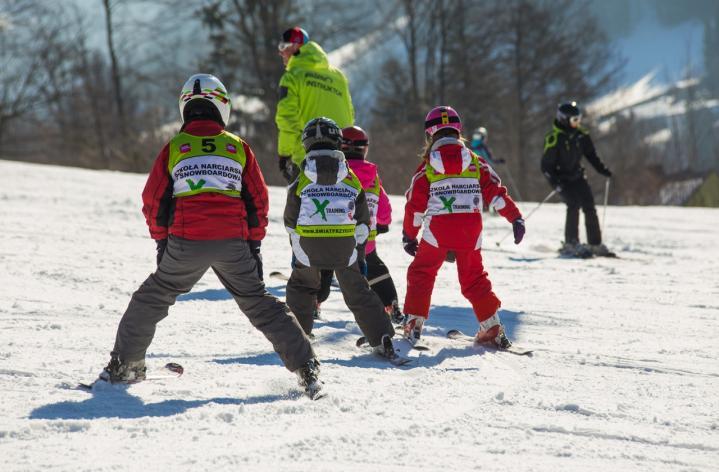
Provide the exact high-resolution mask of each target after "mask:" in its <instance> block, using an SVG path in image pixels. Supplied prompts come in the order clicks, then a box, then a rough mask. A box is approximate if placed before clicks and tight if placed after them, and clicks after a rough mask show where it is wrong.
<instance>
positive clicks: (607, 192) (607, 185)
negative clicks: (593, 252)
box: [601, 179, 609, 233]
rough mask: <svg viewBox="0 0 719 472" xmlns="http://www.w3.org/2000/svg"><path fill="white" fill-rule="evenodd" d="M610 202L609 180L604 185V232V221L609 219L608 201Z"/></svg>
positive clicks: (602, 230)
mask: <svg viewBox="0 0 719 472" xmlns="http://www.w3.org/2000/svg"><path fill="white" fill-rule="evenodd" d="M608 200H609V179H607V181H606V182H605V183H604V208H603V209H602V229H601V232H602V233H603V232H604V220H605V219H606V217H607V201H608Z"/></svg>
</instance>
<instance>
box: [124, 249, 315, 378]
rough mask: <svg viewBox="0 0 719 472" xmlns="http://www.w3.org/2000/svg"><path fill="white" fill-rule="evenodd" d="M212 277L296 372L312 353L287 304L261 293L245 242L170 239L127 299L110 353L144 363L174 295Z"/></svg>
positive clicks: (263, 288) (261, 288) (260, 282)
mask: <svg viewBox="0 0 719 472" xmlns="http://www.w3.org/2000/svg"><path fill="white" fill-rule="evenodd" d="M209 268H212V270H213V271H214V272H215V274H217V277H218V278H219V279H220V282H222V285H224V286H225V288H226V289H227V291H228V292H230V294H231V295H232V296H233V298H234V299H235V301H236V302H237V305H238V306H239V307H240V310H242V312H243V313H244V314H245V315H246V316H247V318H249V320H250V322H251V323H252V325H253V326H254V327H255V328H257V329H258V330H260V331H261V332H262V334H264V335H265V337H266V338H267V339H268V340H269V341H270V343H272V347H273V348H274V350H275V352H277V354H278V355H279V356H280V358H281V359H282V362H283V363H284V364H285V367H287V369H289V370H290V371H295V370H297V369H298V368H300V367H301V366H302V365H303V364H305V363H306V362H307V361H309V360H310V359H312V358H313V357H314V356H315V354H314V352H313V351H312V347H311V346H310V342H309V339H308V338H307V336H306V335H305V334H304V332H303V331H302V328H301V327H300V325H299V324H298V322H297V320H296V319H295V317H294V316H292V314H290V313H289V312H288V309H287V306H286V305H285V304H284V303H282V302H281V301H279V300H278V299H277V298H275V297H274V296H272V295H270V294H269V293H268V292H267V290H266V289H265V284H264V283H263V282H262V281H261V280H260V279H259V277H258V276H257V266H256V263H255V260H254V259H253V258H252V255H251V254H250V250H249V246H248V244H247V241H245V240H244V239H225V240H217V241H191V240H188V239H182V238H177V237H174V236H170V237H169V240H168V243H167V249H166V250H165V254H164V255H163V256H162V260H161V261H160V265H159V266H158V267H157V270H156V271H155V273H154V274H151V275H150V276H149V277H148V278H147V280H145V281H144V282H143V283H142V285H141V286H140V288H139V289H137V291H136V292H135V293H134V294H133V295H132V299H131V300H130V304H129V306H128V307H127V310H126V311H125V314H124V315H123V316H122V320H121V321H120V325H119V326H118V328H117V336H116V338H115V347H114V349H113V353H116V354H118V355H119V357H120V359H122V360H126V361H136V360H140V359H143V358H144V357H145V353H146V351H147V348H148V347H149V346H150V343H151V342H152V338H153V337H154V335H155V327H156V325H157V323H159V322H160V321H161V320H162V319H164V318H165V317H166V316H167V314H168V308H169V307H170V306H171V305H173V304H174V303H175V299H176V298H177V297H178V295H180V294H183V293H187V292H189V291H190V290H191V289H192V287H193V285H195V284H196V283H197V281H198V280H200V278H201V277H202V276H203V275H204V274H205V272H207V269H209Z"/></svg>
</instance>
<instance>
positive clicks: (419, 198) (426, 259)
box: [402, 106, 524, 348]
mask: <svg viewBox="0 0 719 472" xmlns="http://www.w3.org/2000/svg"><path fill="white" fill-rule="evenodd" d="M461 131H462V123H461V121H460V118H459V115H458V114H457V112H456V111H455V110H454V109H452V108H451V107H448V106H441V107H436V108H434V109H433V110H432V111H430V112H429V113H428V114H427V117H426V118H425V132H426V139H427V146H426V149H425V152H424V155H423V162H422V164H421V165H420V167H419V169H418V171H417V173H416V174H415V175H414V177H412V182H411V184H410V187H409V190H407V193H406V197H407V203H406V205H405V213H404V227H403V229H404V233H403V238H402V241H403V243H404V249H405V251H406V252H407V253H408V254H409V255H411V256H413V257H414V260H413V261H412V263H411V264H410V266H409V268H408V270H407V294H406V297H405V303H404V311H405V313H406V315H407V319H406V321H405V327H404V336H405V337H406V338H407V339H408V340H409V341H410V342H411V343H416V342H417V340H419V338H420V336H421V333H422V326H423V324H424V322H425V321H426V320H427V318H428V317H429V305H430V301H431V297H432V289H433V288H434V281H435V279H436V277H437V271H438V270H439V268H440V267H441V265H442V262H444V261H445V259H448V258H449V260H451V258H452V257H454V258H456V262H457V272H458V275H459V283H460V286H461V287H462V295H464V296H465V298H467V299H468V300H469V301H470V303H471V304H472V308H473V309H474V314H475V316H476V317H477V320H478V321H479V331H478V332H477V335H476V337H475V339H476V341H477V342H479V343H485V342H489V343H493V344H495V345H496V346H497V347H500V348H507V347H509V346H510V345H511V343H510V341H509V340H508V339H507V336H506V335H505V333H504V328H503V327H502V324H501V323H500V320H499V315H498V314H497V311H498V310H499V307H500V301H499V298H497V296H496V295H495V294H494V292H493V291H492V283H491V282H490V281H489V279H488V278H487V272H486V271H485V270H484V266H483V265H482V253H481V250H480V249H481V246H482V237H481V234H482V206H483V201H487V202H488V204H489V206H490V207H494V209H496V210H497V212H498V213H499V214H500V215H501V216H503V217H504V218H506V219H507V220H508V221H510V222H511V223H512V228H513V230H514V242H515V244H519V242H520V241H521V240H522V237H523V236H524V220H523V219H522V214H521V213H520V212H519V209H518V208H517V206H516V205H515V204H514V202H513V201H512V199H511V198H510V197H509V195H507V189H506V188H505V187H503V186H502V185H501V182H500V180H499V177H498V176H497V174H496V173H495V172H494V171H493V170H492V168H491V167H490V166H489V165H488V164H487V163H486V162H485V161H484V160H482V159H481V158H479V157H478V156H477V155H476V154H474V153H473V152H472V151H470V150H469V149H468V148H467V147H466V146H465V145H464V140H463V139H462V136H461ZM423 224H424V231H423V232H422V241H421V242H419V243H418V242H417V233H418V232H419V229H420V227H421V226H422V225H423Z"/></svg>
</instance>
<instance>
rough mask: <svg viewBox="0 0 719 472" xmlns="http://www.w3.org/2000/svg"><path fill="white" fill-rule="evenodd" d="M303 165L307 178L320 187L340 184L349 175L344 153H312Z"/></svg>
mask: <svg viewBox="0 0 719 472" xmlns="http://www.w3.org/2000/svg"><path fill="white" fill-rule="evenodd" d="M302 165H303V166H304V172H305V175H306V176H307V178H309V179H310V180H311V181H312V182H314V183H316V184H319V185H334V184H338V183H340V182H342V180H344V179H345V177H347V175H348V174H349V169H348V168H347V162H346V161H345V155H344V154H343V153H342V151H333V150H329V149H327V150H325V149H321V150H317V151H310V152H308V153H307V155H306V156H305V160H304V163H303V164H302Z"/></svg>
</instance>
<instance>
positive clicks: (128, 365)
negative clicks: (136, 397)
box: [100, 354, 147, 383]
mask: <svg viewBox="0 0 719 472" xmlns="http://www.w3.org/2000/svg"><path fill="white" fill-rule="evenodd" d="M110 356H111V357H110V362H109V363H108V364H107V367H105V369H103V371H102V372H100V379H101V380H104V381H106V382H110V383H136V382H142V381H143V380H145V377H146V373H147V367H145V359H140V360H139V361H130V362H125V361H120V358H119V357H118V355H117V354H111V355H110Z"/></svg>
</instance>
